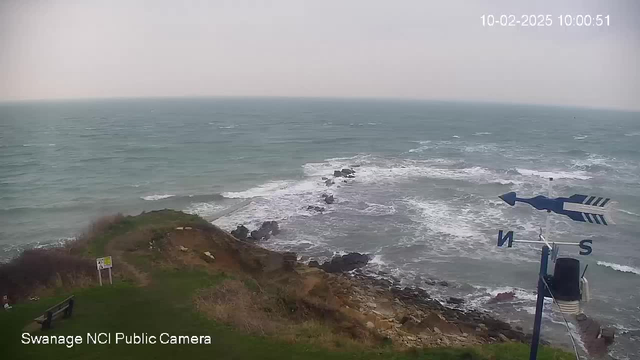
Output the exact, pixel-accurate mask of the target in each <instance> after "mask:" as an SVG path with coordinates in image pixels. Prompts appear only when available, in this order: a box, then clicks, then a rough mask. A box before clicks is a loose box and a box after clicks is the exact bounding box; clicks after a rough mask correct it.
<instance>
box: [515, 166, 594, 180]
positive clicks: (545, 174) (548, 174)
mask: <svg viewBox="0 0 640 360" xmlns="http://www.w3.org/2000/svg"><path fill="white" fill-rule="evenodd" d="M516 170H517V171H518V173H520V174H521V175H525V176H539V177H542V178H554V179H576V180H589V179H591V176H588V175H587V173H586V172H584V171H560V170H558V171H538V170H529V169H522V168H517V169H516Z"/></svg>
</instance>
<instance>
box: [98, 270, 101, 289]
mask: <svg viewBox="0 0 640 360" xmlns="http://www.w3.org/2000/svg"><path fill="white" fill-rule="evenodd" d="M98 280H100V286H102V274H101V273H100V269H98Z"/></svg>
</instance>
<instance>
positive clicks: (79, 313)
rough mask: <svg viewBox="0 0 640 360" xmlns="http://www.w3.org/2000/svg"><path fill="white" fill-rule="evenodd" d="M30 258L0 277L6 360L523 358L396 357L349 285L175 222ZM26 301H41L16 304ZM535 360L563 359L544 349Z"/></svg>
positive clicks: (400, 348) (96, 236)
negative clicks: (59, 312)
mask: <svg viewBox="0 0 640 360" xmlns="http://www.w3.org/2000/svg"><path fill="white" fill-rule="evenodd" d="M204 252H209V253H210V254H213V256H214V257H215V260H213V259H211V258H210V257H208V256H206V255H204ZM102 255H111V256H113V257H114V269H113V270H114V285H113V286H103V287H99V286H97V280H96V279H95V276H96V275H95V267H94V266H95V265H94V264H95V263H94V262H93V261H94V260H93V259H94V258H95V257H96V256H102ZM30 256H33V254H29V253H26V254H25V255H23V256H22V257H21V258H19V259H16V260H15V261H14V262H13V263H12V264H5V265H2V266H1V267H0V289H3V290H4V291H14V293H11V294H10V296H12V297H13V298H14V299H15V300H16V304H15V305H14V308H13V309H11V310H10V311H2V312H0V324H1V326H0V349H3V353H6V354H7V355H9V356H8V357H7V358H10V359H36V358H51V359H102V358H104V359H139V358H142V357H147V358H153V359H165V358H166V359H175V358H185V359H200V358H203V359H204V358H206V359H434V360H438V359H451V360H458V359H477V360H481V359H482V360H489V359H495V360H502V359H505V360H506V359H528V346H526V345H525V344H522V343H516V342H505V343H500V344H489V343H488V342H491V341H489V340H484V339H485V338H483V337H482V336H481V334H473V333H470V334H468V335H467V338H472V339H473V340H468V341H467V340H464V337H462V336H457V335H456V336H457V337H456V338H454V337H453V336H454V335H449V334H439V333H435V332H430V330H429V329H427V328H425V329H422V330H420V331H421V332H420V333H419V334H418V333H416V334H411V335H407V336H408V337H416V338H420V339H422V338H424V341H425V342H424V343H425V344H426V343H430V342H431V340H433V339H436V338H438V339H440V338H442V337H447V338H448V339H457V338H460V343H457V345H467V346H465V347H457V346H454V347H446V346H437V347H435V346H434V347H426V348H423V347H419V346H417V347H411V348H408V347H407V346H406V344H405V343H402V342H399V341H397V338H391V337H388V336H382V335H381V333H380V331H379V330H381V328H380V326H378V325H379V324H381V323H382V321H379V319H377V318H376V316H377V315H375V314H372V313H369V312H366V311H365V312H361V311H352V310H354V308H357V307H358V306H359V304H357V303H354V302H357V299H355V300H354V299H352V298H351V297H350V296H346V295H343V294H341V291H344V290H348V291H351V290H352V289H354V288H353V286H356V287H357V286H358V284H351V283H350V282H349V281H348V280H343V279H341V278H340V277H336V276H334V275H330V274H324V273H323V272H322V271H320V270H318V269H310V268H308V267H306V266H305V265H300V264H298V265H296V266H295V268H294V269H286V268H284V267H283V256H282V254H279V253H275V252H271V251H268V250H265V249H261V248H259V247H256V246H254V245H252V244H248V243H244V242H240V241H238V240H236V239H235V238H233V237H231V236H230V235H229V234H228V233H226V232H224V231H222V230H220V229H218V228H216V227H215V226H213V225H211V224H209V223H207V222H206V221H205V220H203V219H201V218H199V217H197V216H193V215H187V214H184V213H181V212H176V211H170V210H165V211H158V212H150V213H143V214H140V215H138V216H129V217H123V216H118V217H113V218H109V219H103V220H101V221H98V222H96V223H95V224H94V226H92V227H91V228H90V229H88V230H87V231H86V233H85V234H84V235H83V236H80V237H79V240H78V241H77V242H75V243H73V244H70V245H69V246H67V247H66V248H64V249H57V250H48V251H46V252H37V256H38V258H39V259H40V260H41V261H42V259H48V260H47V261H48V262H47V264H48V265H47V267H46V271H45V272H41V273H38V276H37V277H34V278H30V275H29V274H31V272H29V271H28V269H25V268H24V267H25V266H37V264H36V263H33V262H30V261H24V259H25V257H26V258H29V257H30ZM56 259H57V260H56ZM69 261H71V262H73V263H74V264H75V263H77V264H78V265H77V266H68V265H66V264H67V263H68V262H69ZM87 264H89V265H90V266H89V265H87ZM47 274H48V275H47ZM20 281H22V282H23V284H22V285H20V286H16V283H18V282H20ZM12 289H13V290H12ZM69 294H74V295H75V298H76V307H75V311H74V315H73V317H72V318H71V319H67V320H62V321H57V322H54V326H55V327H54V328H53V329H51V330H49V331H44V332H43V331H41V330H39V329H38V327H34V326H33V325H32V320H33V318H35V317H36V316H38V315H40V314H41V313H42V311H43V310H45V309H46V308H48V307H49V306H51V305H52V304H55V303H56V302H58V301H60V300H62V299H63V298H65V297H66V296H68V295H69ZM28 295H41V297H42V298H41V300H39V301H37V302H33V301H28V300H25V297H26V296H28ZM349 309H351V310H349ZM379 310H380V311H382V310H381V309H379ZM396 311H397V309H396ZM372 316H373V317H372ZM368 323H371V324H374V323H375V327H372V326H368ZM26 331H29V332H30V334H31V335H33V336H36V335H56V336H69V335H73V336H78V335H79V336H81V337H82V338H83V344H79V345H74V346H72V347H67V346H64V345H33V344H29V345H24V344H22V343H21V339H22V336H23V335H22V334H23V333H24V332H26ZM100 332H103V333H110V334H112V340H111V344H110V345H88V344H86V340H87V338H86V334H87V333H100ZM116 333H125V334H126V335H127V336H130V335H133V334H134V333H135V334H138V335H142V334H146V335H155V336H159V335H160V334H161V333H168V334H169V335H170V336H171V335H175V336H184V335H196V336H209V337H210V339H211V344H197V345H196V344H181V345H170V344H167V345H162V344H156V345H150V344H147V345H128V344H123V343H120V344H115V343H114V342H115V339H114V337H115V334H116ZM447 341H449V340H447ZM452 341H453V340H452ZM464 341H467V343H464ZM434 344H435V342H434ZM455 344H456V343H455V341H453V343H452V345H455ZM539 359H557V360H564V359H572V356H571V355H570V354H567V353H565V352H562V351H560V350H557V349H551V348H544V349H542V351H541V353H540V355H539Z"/></svg>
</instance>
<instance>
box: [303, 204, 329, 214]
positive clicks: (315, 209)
mask: <svg viewBox="0 0 640 360" xmlns="http://www.w3.org/2000/svg"><path fill="white" fill-rule="evenodd" d="M307 210H309V211H317V212H319V213H321V212H324V210H325V208H323V207H322V206H314V205H309V206H307Z"/></svg>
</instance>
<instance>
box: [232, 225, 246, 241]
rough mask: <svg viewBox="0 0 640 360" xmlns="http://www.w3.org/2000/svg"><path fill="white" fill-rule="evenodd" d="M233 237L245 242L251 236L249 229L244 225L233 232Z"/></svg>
mask: <svg viewBox="0 0 640 360" xmlns="http://www.w3.org/2000/svg"><path fill="white" fill-rule="evenodd" d="M231 235H233V237H235V238H236V239H238V240H241V241H245V240H247V236H248V235H249V229H247V228H246V227H245V226H244V225H238V227H237V228H236V229H235V230H232V231H231Z"/></svg>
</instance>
